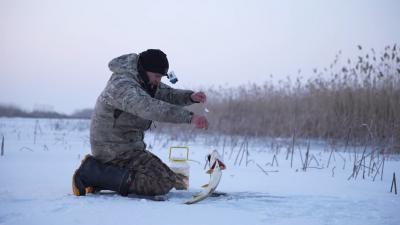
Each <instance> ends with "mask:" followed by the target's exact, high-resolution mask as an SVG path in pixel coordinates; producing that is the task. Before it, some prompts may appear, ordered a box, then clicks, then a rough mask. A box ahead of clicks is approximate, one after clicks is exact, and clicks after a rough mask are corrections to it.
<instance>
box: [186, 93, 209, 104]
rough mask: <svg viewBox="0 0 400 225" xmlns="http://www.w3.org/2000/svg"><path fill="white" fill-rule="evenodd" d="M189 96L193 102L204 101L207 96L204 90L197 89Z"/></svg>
mask: <svg viewBox="0 0 400 225" xmlns="http://www.w3.org/2000/svg"><path fill="white" fill-rule="evenodd" d="M190 98H191V99H192V101H194V102H201V103H205V102H206V101H207V96H206V94H204V92H202V91H199V92H195V93H193V94H192V95H191V96H190Z"/></svg>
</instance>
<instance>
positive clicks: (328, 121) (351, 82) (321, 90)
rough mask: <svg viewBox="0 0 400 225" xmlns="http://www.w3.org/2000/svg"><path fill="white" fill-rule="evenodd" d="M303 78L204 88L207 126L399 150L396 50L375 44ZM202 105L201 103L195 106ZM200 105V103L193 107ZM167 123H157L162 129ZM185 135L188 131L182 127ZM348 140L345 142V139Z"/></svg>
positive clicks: (399, 87)
mask: <svg viewBox="0 0 400 225" xmlns="http://www.w3.org/2000/svg"><path fill="white" fill-rule="evenodd" d="M358 47H359V55H360V56H359V57H358V58H357V59H356V60H351V59H348V60H347V61H346V62H345V63H344V64H343V63H341V64H340V63H339V61H342V60H341V59H340V58H341V54H340V52H339V54H338V55H337V57H336V59H335V60H334V62H333V63H332V64H331V65H330V67H329V69H324V70H323V71H320V72H319V71H317V70H314V73H315V74H314V78H313V79H308V80H304V79H303V78H301V77H298V78H296V79H290V78H288V79H286V80H285V81H280V82H279V84H278V85H274V84H272V82H265V83H264V84H262V85H259V84H248V85H243V86H240V87H238V88H224V87H220V88H211V89H209V90H208V91H207V93H208V96H209V101H208V103H207V108H208V109H209V110H210V111H211V113H209V114H208V118H209V120H210V124H211V126H210V131H215V132H220V133H224V134H229V135H244V136H257V137H260V136H270V137H293V136H294V135H295V136H296V137H299V138H302V137H303V138H324V139H335V140H342V141H344V142H351V143H352V144H357V143H358V144H363V143H366V142H367V141H368V143H371V144H374V145H377V146H382V148H385V149H389V150H391V151H397V152H399V151H400V54H399V53H400V50H399V49H398V48H397V47H396V45H394V46H387V47H385V49H384V51H383V52H381V53H379V54H378V53H376V52H375V50H374V49H371V50H368V51H364V50H363V49H362V47H361V46H358ZM199 107H200V108H199ZM194 109H195V110H197V111H199V110H201V106H197V109H196V107H194ZM167 127H170V125H168V126H165V125H162V126H161V130H163V131H165V130H164V129H168V128H167ZM185 134H186V135H189V134H188V131H187V130H185ZM347 144H348V143H347Z"/></svg>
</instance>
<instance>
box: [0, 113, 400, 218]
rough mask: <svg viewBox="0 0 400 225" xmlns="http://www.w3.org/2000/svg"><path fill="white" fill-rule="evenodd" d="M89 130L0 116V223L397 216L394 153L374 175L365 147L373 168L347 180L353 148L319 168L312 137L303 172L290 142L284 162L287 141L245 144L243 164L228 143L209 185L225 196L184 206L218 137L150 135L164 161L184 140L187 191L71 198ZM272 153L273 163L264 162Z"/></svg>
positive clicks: (321, 155)
mask: <svg viewBox="0 0 400 225" xmlns="http://www.w3.org/2000/svg"><path fill="white" fill-rule="evenodd" d="M88 128H89V121H87V120H48V119H40V120H36V119H7V118H0V142H1V137H2V135H4V156H2V157H0V184H1V185H0V224H10V225H11V224H24V225H26V224H41V225H43V224H140V225H146V224H154V225H157V224H163V225H170V224H171V225H172V224H174V225H180V224H182V225H183V224H184V225H188V224H202V225H203V224H229V225H234V224H269V225H272V224H296V225H300V224H307V225H310V224H340V225H343V224H400V213H399V212H400V198H399V195H395V194H394V193H390V186H391V182H392V174H393V173H394V172H395V173H396V174H398V176H399V175H400V162H399V161H398V160H396V159H397V157H396V156H390V157H389V156H386V157H385V161H384V167H383V168H384V170H383V171H384V173H383V176H382V178H381V175H382V174H381V172H380V171H381V169H382V166H383V163H382V162H383V157H382V155H380V156H379V158H378V156H377V155H372V158H371V155H370V156H368V157H366V160H365V161H366V164H363V165H365V167H369V168H373V170H368V169H365V170H364V169H360V171H359V173H358V176H357V177H356V179H354V178H350V179H348V178H349V177H350V175H351V174H352V171H353V165H354V163H353V162H354V153H353V152H351V151H349V152H351V153H349V152H334V153H333V154H332V156H331V160H330V162H329V166H328V161H329V156H330V153H331V152H330V150H329V148H327V145H326V144H324V143H321V142H313V144H312V145H311V148H310V149H311V151H310V154H309V159H310V161H309V162H310V163H309V167H311V168H308V169H307V171H306V172H305V171H303V170H302V169H301V168H302V161H304V160H305V152H306V148H305V146H303V147H302V148H300V147H296V148H295V151H294V154H293V165H292V166H291V158H292V157H291V155H289V157H288V159H286V158H287V155H286V152H287V146H285V145H282V147H281V148H276V143H275V144H271V143H272V142H273V141H272V140H270V139H266V140H264V141H262V140H258V141H254V142H250V144H249V146H248V151H249V156H248V158H247V161H248V165H247V166H246V156H245V155H244V157H243V159H242V162H241V165H239V163H240V159H241V154H240V155H239V157H237V156H238V153H239V149H240V148H239V147H240V146H241V143H242V142H243V141H239V142H238V145H237V147H235V148H233V151H232V150H231V149H232V148H231V146H230V145H229V143H231V142H229V143H228V141H227V143H228V144H226V147H225V148H224V153H225V154H224V158H225V162H226V164H227V170H225V171H224V174H223V178H222V180H221V183H220V186H219V187H218V191H221V192H226V193H227V196H221V197H215V198H209V199H206V200H204V201H202V202H200V203H198V204H195V205H184V204H182V202H183V201H184V200H185V199H187V198H189V197H190V196H191V194H193V193H195V192H196V191H198V190H200V189H199V187H200V186H201V185H202V184H204V183H206V182H207V179H208V177H207V175H206V174H205V172H204V170H203V167H204V156H205V154H206V153H208V152H209V151H211V150H212V149H214V148H215V149H217V150H219V151H220V152H222V141H221V142H220V143H219V144H218V145H216V144H213V143H214V142H212V141H211V140H212V138H214V137H202V138H196V140H194V141H190V142H188V143H184V142H180V141H177V140H175V141H168V142H166V139H168V137H166V136H165V137H160V136H156V137H155V136H154V134H151V133H150V134H148V135H147V136H146V140H147V143H149V144H151V146H152V148H151V150H152V152H153V153H155V154H157V155H158V156H159V157H160V158H162V159H163V161H164V162H168V161H167V157H168V148H169V147H170V146H174V145H187V146H189V147H190V153H191V154H190V158H191V159H192V160H193V161H191V162H190V165H191V176H190V190H189V192H185V191H175V190H173V191H172V192H171V193H170V194H169V200H168V201H165V202H154V201H151V200H146V199H140V198H127V197H121V196H118V195H116V194H114V193H102V194H100V195H88V196H85V197H76V196H74V195H72V194H71V176H72V174H73V172H74V170H75V169H76V168H77V167H78V166H79V164H80V160H81V159H82V157H83V156H84V155H85V154H87V153H89V152H90V146H89V138H88V137H89V130H88ZM289 143H290V140H289ZM0 144H1V143H0ZM211 145H213V146H211ZM271 146H272V149H271ZM273 146H275V147H273ZM299 146H300V145H299ZM324 149H328V150H325V151H324ZM300 151H301V154H302V155H301V156H300ZM361 152H362V151H361ZM361 152H359V153H358V154H357V157H358V158H357V160H359V159H361ZM274 156H275V157H276V159H277V161H278V164H279V165H276V162H274V165H273V166H272V165H271V162H272V159H273V157H274ZM236 158H237V160H236ZM235 161H236V163H235ZM268 163H269V164H268ZM374 163H375V164H374ZM365 167H363V168H365ZM378 168H379V170H377V169H378ZM363 173H364V176H365V179H363V178H362V176H363ZM374 177H375V181H373V180H374Z"/></svg>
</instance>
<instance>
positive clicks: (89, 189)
mask: <svg viewBox="0 0 400 225" xmlns="http://www.w3.org/2000/svg"><path fill="white" fill-rule="evenodd" d="M89 157H91V156H90V155H89V154H87V155H86V156H85V158H83V159H82V161H81V165H80V166H79V168H78V169H77V170H75V172H74V175H73V176H72V193H73V194H74V195H75V196H84V195H86V193H94V189H93V187H86V188H85V190H84V191H82V193H81V191H80V190H79V188H78V186H77V184H76V183H75V180H76V179H75V178H76V175H77V173H78V170H80V169H81V167H82V165H83V163H84V162H85V161H86V160H87V159H88V158H89Z"/></svg>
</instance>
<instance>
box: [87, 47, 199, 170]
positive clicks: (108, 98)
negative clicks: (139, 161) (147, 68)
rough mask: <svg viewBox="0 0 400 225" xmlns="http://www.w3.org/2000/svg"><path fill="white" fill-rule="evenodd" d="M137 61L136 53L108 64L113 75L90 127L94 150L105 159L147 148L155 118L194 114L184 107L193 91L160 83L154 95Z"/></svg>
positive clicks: (181, 119)
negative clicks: (145, 134) (148, 91)
mask: <svg viewBox="0 0 400 225" xmlns="http://www.w3.org/2000/svg"><path fill="white" fill-rule="evenodd" d="M137 61H138V55H137V54H127V55H122V56H120V57H117V58H115V59H113V60H111V62H110V63H109V65H108V66H109V68H110V70H111V71H112V72H113V74H112V76H111V78H110V79H109V81H108V83H107V85H106V87H105V89H104V90H103V92H102V93H101V94H100V96H99V97H98V99H97V102H96V106H95V110H94V113H93V115H92V120H91V127H90V144H91V149H92V153H93V155H94V156H95V157H96V158H97V159H99V160H101V161H103V162H110V161H112V160H116V159H117V160H118V158H120V157H122V158H127V157H128V158H129V154H130V152H132V151H135V150H144V149H145V148H146V144H145V143H144V141H143V138H144V131H145V130H147V129H149V128H150V126H151V123H152V121H153V120H154V121H159V122H171V123H190V121H191V118H192V113H191V112H190V111H188V110H186V109H185V108H183V106H187V105H190V104H193V102H192V101H191V98H190V96H191V94H192V93H193V92H192V91H189V90H179V89H173V88H171V87H169V86H168V85H166V84H164V83H161V84H160V85H159V87H158V89H157V91H156V93H155V96H154V98H153V97H151V96H150V95H149V94H148V93H147V92H146V89H145V88H144V82H143V80H142V79H141V78H140V76H139V72H138V71H137Z"/></svg>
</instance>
